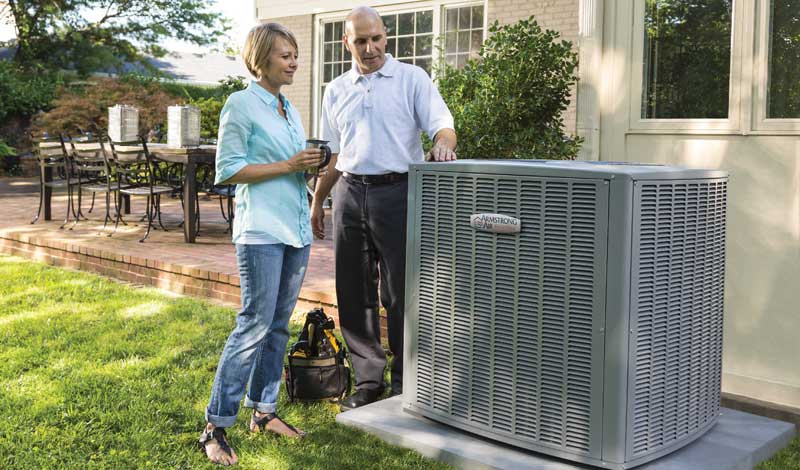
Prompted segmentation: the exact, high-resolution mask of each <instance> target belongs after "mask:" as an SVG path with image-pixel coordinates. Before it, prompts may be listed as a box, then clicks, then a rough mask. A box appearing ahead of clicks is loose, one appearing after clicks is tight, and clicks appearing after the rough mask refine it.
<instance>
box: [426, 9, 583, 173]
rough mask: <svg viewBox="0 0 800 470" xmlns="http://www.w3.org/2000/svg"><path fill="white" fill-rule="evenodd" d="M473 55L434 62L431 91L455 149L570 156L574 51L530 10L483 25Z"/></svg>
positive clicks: (574, 141) (484, 154)
mask: <svg viewBox="0 0 800 470" xmlns="http://www.w3.org/2000/svg"><path fill="white" fill-rule="evenodd" d="M489 31H490V36H489V38H488V39H487V40H486V41H485V42H484V44H483V47H482V48H481V50H480V53H479V56H480V57H479V58H478V59H473V60H469V61H467V64H466V66H465V67H464V68H463V69H461V70H457V69H454V68H452V67H450V66H448V65H444V66H442V67H440V68H439V70H438V86H439V92H440V93H441V94H442V97H443V98H444V100H445V102H446V103H447V105H448V107H449V108H450V111H451V112H452V113H453V117H454V118H455V126H456V132H457V134H458V146H459V150H458V153H459V156H460V157H467V158H548V159H573V158H575V156H576V155H577V153H578V150H579V148H580V143H581V139H580V138H578V137H576V136H566V135H564V132H563V127H564V119H563V116H562V114H563V112H564V110H566V109H567V105H568V104H569V92H570V88H571V87H572V86H573V85H574V84H575V83H577V79H578V77H577V75H576V74H575V69H576V67H577V65H578V56H577V53H575V52H574V51H573V50H572V43H570V42H568V41H560V42H556V39H558V37H559V34H558V33H557V32H555V31H550V30H547V31H542V29H541V27H539V25H538V24H537V23H536V21H535V20H534V19H533V17H530V18H529V19H523V20H521V21H519V22H518V23H516V24H513V25H506V26H499V24H498V22H497V21H495V22H494V24H493V25H492V26H491V27H490V28H489Z"/></svg>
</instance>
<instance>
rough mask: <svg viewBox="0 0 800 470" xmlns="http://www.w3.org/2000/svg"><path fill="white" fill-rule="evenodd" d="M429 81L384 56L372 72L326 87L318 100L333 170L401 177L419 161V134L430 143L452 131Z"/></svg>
mask: <svg viewBox="0 0 800 470" xmlns="http://www.w3.org/2000/svg"><path fill="white" fill-rule="evenodd" d="M454 128H455V127H454V125H453V115H452V114H450V110H448V109H447V105H446V104H445V103H444V100H443V99H442V96H441V95H440V94H439V91H438V90H437V89H436V87H435V86H434V85H433V82H432V81H431V79H430V77H429V76H428V74H427V73H425V71H424V70H423V69H421V68H420V67H417V66H415V65H410V64H405V63H403V62H399V61H397V60H396V59H394V58H393V57H392V56H391V54H386V62H384V64H383V67H381V68H380V69H379V70H378V71H377V72H375V73H372V74H369V75H362V74H360V73H359V72H358V68H357V67H356V66H355V64H353V68H352V69H350V70H349V71H348V72H346V73H344V74H342V75H340V76H339V77H337V78H336V79H334V80H333V81H332V82H331V83H330V84H328V86H327V88H326V89H325V96H324V97H323V98H322V138H323V139H325V140H328V141H330V143H329V144H328V145H329V146H330V148H331V152H333V153H338V154H339V159H338V162H337V164H336V169H337V170H339V171H344V172H348V173H355V174H359V175H380V174H384V173H390V172H397V173H405V172H407V171H408V165H409V164H411V163H413V162H421V161H422V160H423V159H424V154H423V152H422V142H421V140H420V137H421V131H423V130H424V131H425V132H426V133H427V134H428V136H429V137H430V138H431V139H433V137H434V136H435V135H436V133H437V132H439V131H440V130H441V129H454Z"/></svg>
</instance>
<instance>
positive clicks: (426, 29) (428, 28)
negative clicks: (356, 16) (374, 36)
mask: <svg viewBox="0 0 800 470" xmlns="http://www.w3.org/2000/svg"><path fill="white" fill-rule="evenodd" d="M382 18H383V23H384V24H385V25H386V52H387V53H389V54H392V56H393V57H395V58H396V59H397V60H399V61H400V62H405V63H407V64H414V65H418V66H420V67H422V68H423V69H425V71H426V72H428V75H430V74H431V64H432V60H433V10H421V11H413V12H408V13H400V14H389V15H382Z"/></svg>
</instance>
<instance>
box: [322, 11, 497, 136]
mask: <svg viewBox="0 0 800 470" xmlns="http://www.w3.org/2000/svg"><path fill="white" fill-rule="evenodd" d="M467 6H470V7H472V6H482V7H483V40H484V41H485V40H486V37H487V35H488V30H489V21H488V14H489V0H472V1H465V0H427V1H421V2H408V3H402V4H396V5H388V6H379V7H375V9H376V10H377V11H378V13H380V14H381V15H386V14H401V13H410V12H416V11H420V10H433V41H434V43H433V50H432V51H431V62H432V63H433V64H436V63H437V61H439V60H440V59H442V60H443V54H440V49H439V45H438V44H437V40H438V39H439V38H440V37H442V35H443V34H444V30H445V24H444V21H445V19H446V18H445V14H444V13H445V8H460V7H467ZM349 11H350V10H338V11H331V12H326V13H318V14H315V15H314V20H313V28H312V36H313V40H314V44H313V47H314V49H313V54H312V55H313V65H312V67H311V69H312V72H311V73H312V77H311V87H312V90H311V113H312V114H311V128H312V133H313V134H314V135H318V134H319V131H320V124H319V118H320V116H321V114H322V93H321V91H322V90H321V88H322V78H323V77H322V75H321V74H322V64H323V62H324V57H323V54H324V53H325V51H324V48H323V47H322V44H324V35H325V27H324V25H325V24H326V23H330V22H335V21H342V20H344V19H345V17H346V16H347V13H349ZM431 75H432V77H433V78H434V79H435V78H436V75H435V72H434V71H432V72H431Z"/></svg>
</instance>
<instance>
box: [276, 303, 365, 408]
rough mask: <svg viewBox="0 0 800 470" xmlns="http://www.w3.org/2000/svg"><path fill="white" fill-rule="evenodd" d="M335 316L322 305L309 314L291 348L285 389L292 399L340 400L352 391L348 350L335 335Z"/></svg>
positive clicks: (290, 399)
mask: <svg viewBox="0 0 800 470" xmlns="http://www.w3.org/2000/svg"><path fill="white" fill-rule="evenodd" d="M333 329H334V323H333V319H331V318H328V317H327V316H326V315H325V312H324V311H323V310H322V309H321V308H316V309H314V310H311V311H310V312H308V313H307V314H306V321H305V324H304V325H303V330H302V331H301V332H300V336H299V338H298V339H297V341H296V342H295V343H294V344H292V346H291V347H290V348H289V358H288V361H287V365H286V392H287V393H288V395H289V401H292V402H293V401H296V400H303V401H310V400H331V401H338V400H340V399H341V398H343V397H344V396H345V395H347V393H349V391H350V368H349V367H348V365H347V351H346V350H345V348H344V345H342V344H341V343H340V342H339V340H338V339H337V338H336V336H334V335H333Z"/></svg>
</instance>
